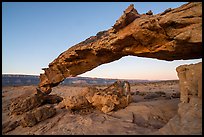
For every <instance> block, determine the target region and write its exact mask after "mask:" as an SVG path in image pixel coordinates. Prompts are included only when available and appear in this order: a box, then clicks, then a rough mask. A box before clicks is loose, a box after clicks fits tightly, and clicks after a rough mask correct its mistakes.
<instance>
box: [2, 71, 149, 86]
mask: <svg viewBox="0 0 204 137" xmlns="http://www.w3.org/2000/svg"><path fill="white" fill-rule="evenodd" d="M116 80H117V79H106V78H89V77H69V78H66V79H65V80H64V81H63V82H62V83H61V84H62V85H79V84H80V85H109V84H112V83H114V82H115V81H116ZM127 81H128V82H130V83H138V82H148V80H139V79H138V80H127ZM39 82H40V79H39V76H35V75H11V74H3V75H2V86H24V85H36V86H37V84H38V83H39Z"/></svg>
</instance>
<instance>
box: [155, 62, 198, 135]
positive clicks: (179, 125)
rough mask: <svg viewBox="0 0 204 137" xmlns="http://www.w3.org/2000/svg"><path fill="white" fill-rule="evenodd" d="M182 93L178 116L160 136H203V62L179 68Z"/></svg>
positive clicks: (161, 131)
mask: <svg viewBox="0 0 204 137" xmlns="http://www.w3.org/2000/svg"><path fill="white" fill-rule="evenodd" d="M176 70H177V73H178V77H179V87H180V92H181V97H180V101H181V102H180V103H179V105H178V106H179V108H178V114H177V115H176V116H174V117H173V118H172V119H171V120H170V121H169V122H168V123H167V124H166V125H165V126H164V127H163V128H161V129H159V132H158V133H159V134H192V135H193V134H199V135H201V134H202V62H200V63H197V64H190V65H181V66H179V67H177V69H176Z"/></svg>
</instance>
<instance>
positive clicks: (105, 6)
mask: <svg viewBox="0 0 204 137" xmlns="http://www.w3.org/2000/svg"><path fill="white" fill-rule="evenodd" d="M130 4H134V7H135V8H136V9H137V11H138V12H139V13H140V14H143V13H146V12H147V11H148V10H152V11H153V13H154V14H158V13H160V12H162V11H164V10H165V9H167V8H176V7H179V6H181V5H182V4H184V2H4V3H2V73H3V74H35V75H39V74H40V73H43V71H42V70H41V68H45V67H48V64H49V63H50V62H52V61H53V60H54V59H55V58H56V57H58V56H59V54H60V53H62V52H64V51H65V50H67V49H68V48H70V47H71V46H73V45H75V44H77V43H79V42H81V41H83V40H85V39H86V38H88V37H90V36H94V35H96V33H97V32H99V31H102V30H107V29H109V28H110V27H111V26H113V24H114V23H115V22H116V20H117V19H118V18H119V17H120V16H121V15H122V14H123V11H124V10H125V9H126V8H127V7H128V6H129V5H130ZM200 61H202V59H195V60H179V61H171V62H168V61H162V60H157V59H150V58H141V57H133V56H128V57H123V58H122V59H120V60H118V61H114V62H112V63H108V64H104V65H101V66H99V67H97V68H95V69H93V70H92V71H89V72H86V73H84V74H82V75H80V76H88V77H103V78H125V79H149V80H153V79H161V80H164V79H178V78H177V73H176V70H175V69H176V67H177V66H179V65H182V64H191V63H197V62H200Z"/></svg>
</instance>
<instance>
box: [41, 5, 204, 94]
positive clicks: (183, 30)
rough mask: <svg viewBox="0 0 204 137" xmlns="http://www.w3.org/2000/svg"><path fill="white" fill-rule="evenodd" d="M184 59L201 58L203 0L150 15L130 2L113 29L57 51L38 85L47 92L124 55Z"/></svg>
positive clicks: (169, 59) (170, 59)
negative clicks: (63, 50)
mask: <svg viewBox="0 0 204 137" xmlns="http://www.w3.org/2000/svg"><path fill="white" fill-rule="evenodd" d="M127 55H133V56H138V57H149V58H157V59H161V60H167V61H172V60H181V59H184V60H187V59H197V58H201V57H202V3H201V2H195V3H187V4H184V5H182V6H180V7H178V8H175V9H167V10H165V11H164V12H163V13H160V14H157V15H152V13H151V12H148V13H146V14H138V12H137V10H136V9H134V5H130V6H129V7H128V8H127V9H126V10H125V11H124V14H123V15H122V16H121V17H120V18H119V19H118V20H117V21H116V23H115V24H114V25H113V27H112V28H110V29H108V30H106V31H101V32H99V33H97V34H96V36H91V37H89V38H88V39H86V40H85V41H82V42H80V43H79V44H76V45H74V46H73V47H71V48H70V49H68V50H67V51H65V52H63V53H62V54H60V55H59V56H58V57H57V58H56V59H55V60H54V61H53V62H51V63H50V64H49V68H45V69H43V70H44V71H45V72H44V74H41V75H40V83H39V85H38V86H39V88H40V90H41V91H42V92H44V93H46V94H49V93H50V92H51V88H52V87H54V86H57V85H58V84H59V83H60V82H61V81H63V80H64V79H65V78H67V77H71V76H77V75H79V74H82V73H84V72H86V71H89V70H91V69H93V68H95V67H97V66H99V65H101V64H104V63H109V62H112V61H115V60H118V59H120V58H121V57H123V56H127Z"/></svg>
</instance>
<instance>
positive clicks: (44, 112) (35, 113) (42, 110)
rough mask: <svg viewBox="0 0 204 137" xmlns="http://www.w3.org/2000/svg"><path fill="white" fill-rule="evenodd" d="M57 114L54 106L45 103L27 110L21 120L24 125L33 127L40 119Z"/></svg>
mask: <svg viewBox="0 0 204 137" xmlns="http://www.w3.org/2000/svg"><path fill="white" fill-rule="evenodd" d="M55 114H56V109H55V108H54V107H52V106H48V105H44V106H41V107H38V108H36V109H33V110H32V111H29V112H26V113H25V114H24V115H23V116H22V119H21V121H20V125H21V126H22V127H32V126H34V125H36V124H37V123H39V122H40V121H43V120H46V119H48V118H50V117H52V116H53V115H55Z"/></svg>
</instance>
